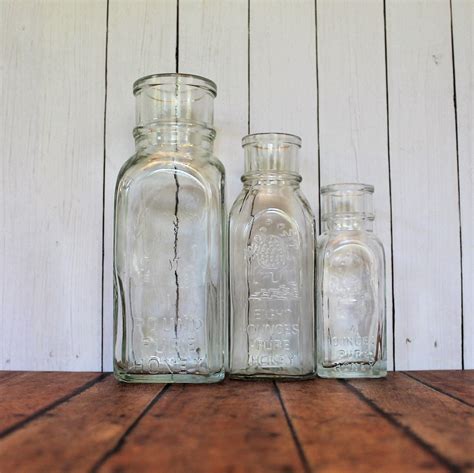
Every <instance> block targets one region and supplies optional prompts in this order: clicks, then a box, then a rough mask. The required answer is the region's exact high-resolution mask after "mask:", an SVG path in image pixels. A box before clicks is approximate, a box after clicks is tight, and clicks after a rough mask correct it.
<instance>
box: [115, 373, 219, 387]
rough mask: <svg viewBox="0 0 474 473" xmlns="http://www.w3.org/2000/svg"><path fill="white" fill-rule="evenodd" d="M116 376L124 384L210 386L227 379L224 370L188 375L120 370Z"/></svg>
mask: <svg viewBox="0 0 474 473" xmlns="http://www.w3.org/2000/svg"><path fill="white" fill-rule="evenodd" d="M114 376H115V378H116V379H117V380H118V381H121V382H122V383H164V384H167V383H188V384H208V383H218V382H220V381H222V380H223V379H224V377H225V372H224V370H222V371H219V372H218V373H214V374H209V375H204V374H186V373H183V374H181V373H176V374H175V373H167V374H149V373H127V372H123V371H119V370H115V371H114Z"/></svg>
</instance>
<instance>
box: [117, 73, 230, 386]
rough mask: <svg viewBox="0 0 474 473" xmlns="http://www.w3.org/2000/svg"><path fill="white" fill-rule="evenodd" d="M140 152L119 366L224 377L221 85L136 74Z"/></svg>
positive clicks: (182, 378)
mask: <svg viewBox="0 0 474 473" xmlns="http://www.w3.org/2000/svg"><path fill="white" fill-rule="evenodd" d="M133 90H134V95H135V98H136V112H137V126H136V128H135V129H134V136H135V141H136V154H135V155H134V156H132V158H130V159H129V160H128V161H127V162H126V163H125V165H124V166H123V167H122V169H121V171H120V173H119V176H118V179H117V187H116V195H115V234H114V296H115V307H114V314H115V318H114V358H115V359H114V372H115V376H116V377H117V378H118V379H119V380H121V381H127V382H166V383H169V382H182V383H208V382H214V381H219V380H221V379H223V377H224V373H225V370H224V353H225V351H226V346H225V339H226V336H225V312H226V310H225V309H226V307H225V303H226V277H225V263H226V262H225V258H224V254H225V244H226V237H225V203H224V168H223V166H222V164H221V162H220V161H219V160H218V159H217V158H216V157H214V156H213V154H212V153H213V141H214V138H215V131H214V129H213V101H214V98H215V96H216V86H215V84H214V83H213V82H211V81H209V80H208V79H205V78H202V77H198V76H192V75H187V74H157V75H153V76H147V77H144V78H142V79H139V80H138V81H137V82H135V84H134V89H133Z"/></svg>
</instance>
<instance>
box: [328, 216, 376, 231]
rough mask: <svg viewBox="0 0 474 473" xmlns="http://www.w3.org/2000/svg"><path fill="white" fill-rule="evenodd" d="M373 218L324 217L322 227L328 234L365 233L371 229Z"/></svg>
mask: <svg viewBox="0 0 474 473" xmlns="http://www.w3.org/2000/svg"><path fill="white" fill-rule="evenodd" d="M373 221H374V219H373V217H367V216H366V215H364V214H351V215H337V214H333V215H326V216H325V217H324V218H323V223H324V227H325V229H326V230H327V231H330V232H345V231H367V232H371V231H372V229H373Z"/></svg>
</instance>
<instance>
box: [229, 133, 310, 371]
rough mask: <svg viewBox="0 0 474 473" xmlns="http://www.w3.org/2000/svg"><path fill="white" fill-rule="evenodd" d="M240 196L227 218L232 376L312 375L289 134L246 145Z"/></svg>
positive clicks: (304, 214)
mask: <svg viewBox="0 0 474 473" xmlns="http://www.w3.org/2000/svg"><path fill="white" fill-rule="evenodd" d="M242 144H243V148H244V153H245V174H244V175H243V177H242V182H243V184H244V187H243V190H242V192H241V193H240V195H239V196H238V198H237V200H236V201H235V203H234V205H233V207H232V210H231V212H230V219H229V245H230V246H229V255H230V310H231V352H230V374H231V377H234V378H280V377H281V378H304V377H309V376H312V375H313V374H314V372H315V329H314V237H315V224H314V216H313V213H312V211H311V208H310V206H309V204H308V202H307V201H306V199H305V197H304V196H303V194H302V192H301V190H300V182H301V176H300V175H299V174H298V151H299V148H300V147H301V139H300V138H299V137H297V136H294V135H288V134H280V133H262V134H255V135H249V136H246V137H245V138H244V139H243V141H242Z"/></svg>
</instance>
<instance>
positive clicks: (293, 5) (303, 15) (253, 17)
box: [249, 0, 319, 220]
mask: <svg viewBox="0 0 474 473" xmlns="http://www.w3.org/2000/svg"><path fill="white" fill-rule="evenodd" d="M249 35H250V117H249V119H250V132H251V133H259V132H271V131H274V132H285V133H293V134H296V135H298V136H300V137H301V138H302V140H303V145H302V148H301V152H300V174H301V175H302V176H303V182H302V185H301V188H302V190H303V192H304V194H305V196H306V197H307V199H308V201H309V203H310V204H311V207H312V208H313V211H314V213H315V215H316V220H317V215H318V200H319V199H318V194H319V186H318V136H317V129H318V121H317V87H316V44H315V43H316V28H315V2H314V1H313V0H295V1H293V2H288V1H285V0H258V1H250V30H249Z"/></svg>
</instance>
